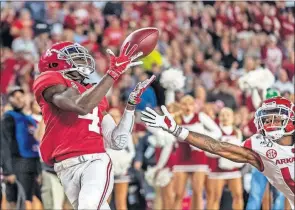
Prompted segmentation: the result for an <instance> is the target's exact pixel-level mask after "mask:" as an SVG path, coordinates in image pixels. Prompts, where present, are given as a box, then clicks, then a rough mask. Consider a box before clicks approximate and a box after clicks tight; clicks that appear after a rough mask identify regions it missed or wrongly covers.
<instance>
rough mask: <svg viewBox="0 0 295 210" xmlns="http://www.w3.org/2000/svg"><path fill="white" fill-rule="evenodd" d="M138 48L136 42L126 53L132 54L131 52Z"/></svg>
mask: <svg viewBox="0 0 295 210" xmlns="http://www.w3.org/2000/svg"><path fill="white" fill-rule="evenodd" d="M137 48H138V44H135V45H133V46H132V47H131V49H130V50H129V52H128V53H127V54H126V55H127V56H128V55H133V53H134V52H135V50H136V49H137Z"/></svg>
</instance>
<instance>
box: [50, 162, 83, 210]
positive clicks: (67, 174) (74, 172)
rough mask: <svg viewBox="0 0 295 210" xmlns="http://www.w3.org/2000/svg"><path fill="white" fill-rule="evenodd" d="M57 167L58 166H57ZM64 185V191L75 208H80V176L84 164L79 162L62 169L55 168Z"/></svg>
mask: <svg viewBox="0 0 295 210" xmlns="http://www.w3.org/2000/svg"><path fill="white" fill-rule="evenodd" d="M56 168H57V167H56ZM55 171H56V173H57V175H58V177H59V180H60V182H61V184H62V186H63V189H64V192H65V194H66V196H67V198H68V200H69V202H70V203H71V205H72V207H73V208H74V209H78V201H79V200H78V199H79V192H80V176H81V171H83V164H78V165H75V166H72V167H69V168H66V169H63V170H61V171H57V170H55Z"/></svg>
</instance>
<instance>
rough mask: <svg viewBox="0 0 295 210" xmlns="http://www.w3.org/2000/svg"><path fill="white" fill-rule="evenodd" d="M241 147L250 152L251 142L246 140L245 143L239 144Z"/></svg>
mask: <svg viewBox="0 0 295 210" xmlns="http://www.w3.org/2000/svg"><path fill="white" fill-rule="evenodd" d="M241 146H242V147H245V148H247V149H249V150H252V142H251V139H250V138H249V139H246V140H245V141H243V142H242V144H241Z"/></svg>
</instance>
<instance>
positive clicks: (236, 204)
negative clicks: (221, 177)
mask: <svg viewBox="0 0 295 210" xmlns="http://www.w3.org/2000/svg"><path fill="white" fill-rule="evenodd" d="M228 188H229V190H230V191H231V195H232V198H233V203H232V208H233V210H235V209H236V210H239V209H244V198H243V183H242V178H236V179H230V180H228Z"/></svg>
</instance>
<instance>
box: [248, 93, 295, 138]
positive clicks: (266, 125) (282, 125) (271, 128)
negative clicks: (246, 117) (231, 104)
mask: <svg viewBox="0 0 295 210" xmlns="http://www.w3.org/2000/svg"><path fill="white" fill-rule="evenodd" d="M254 122H255V125H256V128H257V130H258V131H259V132H261V133H262V134H263V135H265V136H269V137H271V139H273V140H278V139H280V138H281V137H283V136H285V135H291V134H292V133H293V132H294V130H295V125H294V123H295V107H294V104H293V103H292V102H291V101H289V100H288V99H286V98H283V97H281V96H277V97H274V98H270V99H267V100H265V101H264V102H263V104H262V106H261V107H260V108H259V109H258V110H257V111H256V113H255V119H254Z"/></svg>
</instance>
